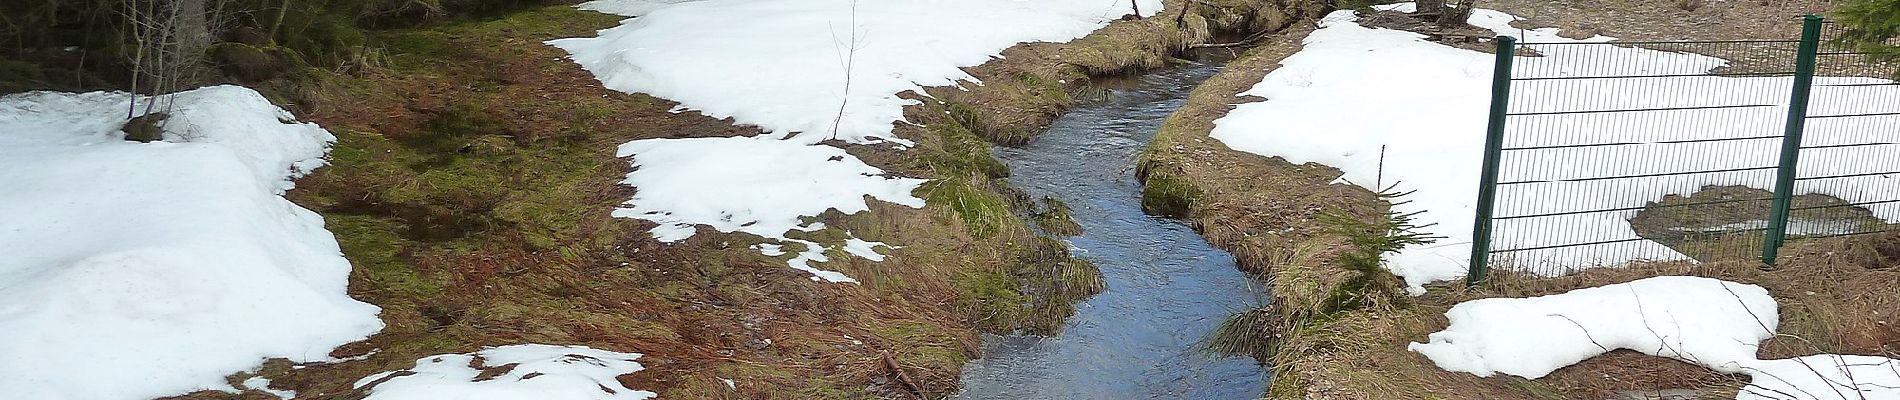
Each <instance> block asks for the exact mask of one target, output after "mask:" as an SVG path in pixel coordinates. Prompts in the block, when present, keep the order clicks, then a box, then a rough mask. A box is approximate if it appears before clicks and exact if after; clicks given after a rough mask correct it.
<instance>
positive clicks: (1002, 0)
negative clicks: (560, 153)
mask: <svg viewBox="0 0 1900 400" xmlns="http://www.w3.org/2000/svg"><path fill="white" fill-rule="evenodd" d="M1138 3H1140V8H1141V11H1142V13H1143V14H1145V15H1153V14H1154V13H1156V12H1159V11H1160V10H1161V2H1160V1H1159V0H1138ZM582 7H583V8H586V9H591V10H599V11H603V12H609V13H616V14H622V15H629V16H638V18H633V19H629V20H627V21H624V22H622V24H621V25H620V26H618V27H614V28H609V29H606V30H602V31H600V33H599V36H598V37H594V38H574V39H560V40H553V41H549V42H548V43H549V44H551V45H554V46H556V47H559V48H561V49H564V50H567V51H568V52H569V53H570V54H571V57H570V58H572V59H573V60H574V61H575V62H576V63H579V64H580V65H581V66H582V67H584V68H586V69H587V70H588V71H590V72H593V73H594V75H595V76H596V77H598V78H599V79H600V81H601V83H602V84H604V85H605V86H606V87H607V88H609V89H613V90H619V91H623V92H639V93H647V94H651V95H654V96H658V97H661V98H665V99H668V100H673V101H678V102H680V104H681V106H682V107H687V108H691V109H695V110H699V111H700V112H702V113H705V114H706V115H709V116H712V117H714V118H728V117H730V118H733V119H734V120H735V121H737V122H738V123H741V124H749V125H756V126H759V127H762V128H764V129H765V130H767V131H770V132H773V133H774V135H775V136H777V137H786V136H792V135H795V136H796V137H795V138H794V139H796V140H798V141H801V142H805V143H817V142H819V141H823V140H827V139H837V140H842V141H846V142H851V143H859V144H868V143H880V142H897V143H901V144H906V145H908V144H909V143H910V141H908V140H904V139H902V138H898V137H896V136H895V135H893V134H892V133H891V126H892V123H894V122H898V121H902V120H903V107H904V106H905V105H909V104H913V103H915V101H912V100H905V99H903V98H899V97H898V94H899V93H903V92H907V91H919V92H921V90H920V89H922V88H923V87H926V86H949V85H953V84H956V82H957V81H959V80H971V81H974V80H975V78H974V77H971V76H970V75H969V74H967V73H965V72H964V71H963V70H962V69H961V68H962V67H969V66H975V65H978V64H982V63H984V62H987V61H989V60H990V59H992V58H995V57H997V56H998V53H999V52H1001V51H1002V50H1003V49H1005V48H1008V47H1010V46H1013V45H1015V44H1017V43H1021V42H1064V41H1068V40H1072V39H1075V38H1079V37H1082V36H1083V35H1087V34H1088V33H1089V32H1092V31H1094V30H1096V29H1098V28H1101V27H1102V26H1104V25H1107V24H1108V23H1109V22H1110V21H1113V20H1115V19H1116V18H1120V17H1121V16H1122V15H1125V14H1129V13H1130V11H1131V10H1130V9H1129V8H1130V2H1129V1H1125V0H1124V1H1107V0H1038V1H1017V0H879V1H848V0H825V1H814V0H704V1H670V0H662V1H653V0H601V1H594V2H589V3H586V4H585V5H583V6H582ZM735 27H743V28H735ZM854 38H855V40H854ZM853 49H855V52H854V51H853ZM847 70H848V71H850V75H851V78H850V79H849V80H848V82H849V85H846V83H847V79H846V78H845V74H846V71H847ZM847 87H848V88H849V89H848V90H847V89H846V88H847ZM847 100H848V101H847ZM834 125H835V127H836V129H835V133H834V129H833V128H834Z"/></svg>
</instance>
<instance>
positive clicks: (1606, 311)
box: [1408, 276, 1780, 378]
mask: <svg viewBox="0 0 1900 400" xmlns="http://www.w3.org/2000/svg"><path fill="white" fill-rule="evenodd" d="M1778 311H1779V308H1778V307H1776V305H1775V299H1774V298H1773V297H1769V296H1768V289H1762V288H1761V287H1760V286H1755V285H1745V284H1740V283H1731V282H1724V281H1721V280H1716V279H1709V278H1698V277H1688V276H1660V277H1655V278H1648V279H1643V280H1638V281H1634V282H1629V283H1620V284H1615V285H1607V286H1602V287H1594V288H1587V289H1578V290H1574V291H1571V292H1569V293H1564V294H1558V295H1550V296H1543V297H1532V298H1524V299H1513V298H1492V299H1480V300H1472V301H1467V302H1463V303H1459V304H1458V305H1457V306H1454V307H1452V308H1451V311H1448V312H1445V316H1446V317H1450V318H1451V326H1450V327H1447V328H1445V330H1443V331H1440V332H1438V333H1433V334H1432V335H1431V340H1430V342H1428V343H1423V344H1420V343H1413V344H1412V345H1411V346H1409V347H1408V348H1409V349H1411V350H1412V351H1416V352H1419V353H1420V354H1424V355H1425V356H1426V357H1429V358H1431V359H1432V362H1435V363H1438V367H1439V368H1444V369H1445V370H1447V371H1459V372H1470V373H1472V374H1474V375H1478V376H1491V375H1492V374H1494V373H1497V372H1502V373H1506V374H1511V375H1517V376H1522V377H1525V378H1539V377H1543V376H1544V375H1546V374H1549V373H1550V372H1551V371H1555V370H1557V369H1558V368H1563V367H1564V366H1566V365H1570V364H1575V363H1577V362H1578V361H1583V360H1584V359H1587V358H1590V357H1595V356H1596V355H1598V354H1603V353H1606V352H1609V351H1610V350H1616V349H1630V350H1635V351H1640V352H1643V353H1644V354H1649V355H1653V356H1661V357H1671V358H1676V359H1680V360H1683V361H1688V362H1693V363H1697V364H1702V365H1705V366H1708V367H1709V368H1714V369H1716V370H1719V371H1723V372H1730V373H1733V372H1741V369H1740V367H1741V365H1742V363H1743V362H1746V361H1751V360H1754V359H1755V348H1756V346H1757V345H1758V344H1759V343H1760V342H1761V341H1762V340H1764V339H1767V338H1769V337H1772V336H1774V335H1775V332H1774V328H1775V327H1776V326H1778V325H1780V322H1779V321H1780V316H1779V314H1777V312H1778Z"/></svg>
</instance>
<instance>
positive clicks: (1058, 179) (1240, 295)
mask: <svg viewBox="0 0 1900 400" xmlns="http://www.w3.org/2000/svg"><path fill="white" fill-rule="evenodd" d="M1219 70H1220V65H1219V64H1218V63H1192V64H1186V65H1180V66H1176V67H1173V68H1168V69H1164V70H1160V71H1155V72H1152V73H1148V74H1146V75H1143V76H1141V77H1139V78H1137V79H1134V82H1132V84H1130V85H1127V87H1121V88H1113V87H1111V89H1110V90H1109V91H1108V93H1107V95H1106V98H1105V99H1102V100H1100V101H1094V102H1088V103H1084V104H1082V105H1080V106H1079V107H1077V108H1076V109H1074V110H1071V111H1069V113H1067V114H1065V115H1063V116H1062V117H1061V118H1060V119H1057V120H1056V121H1055V122H1054V124H1052V125H1050V127H1049V130H1048V131H1047V132H1045V133H1043V134H1042V135H1041V136H1038V137H1037V138H1036V139H1035V140H1034V141H1032V142H1030V143H1029V144H1028V145H1025V146H1022V147H1020V148H1007V147H1001V148H997V149H996V150H995V155H996V156H997V158H998V159H1000V160H1002V161H1003V162H1004V163H1005V164H1008V165H1009V167H1010V171H1011V175H1010V177H1009V182H1010V184H1011V185H1014V186H1016V187H1018V188H1021V189H1023V190H1025V191H1027V192H1029V194H1030V195H1031V196H1033V197H1035V198H1042V197H1043V196H1052V197H1055V198H1057V199H1061V200H1062V201H1063V202H1065V203H1068V205H1069V207H1070V208H1071V213H1072V215H1071V217H1072V218H1073V219H1074V220H1075V222H1076V223H1078V224H1080V225H1081V226H1082V230H1083V233H1082V235H1081V236H1075V237H1069V238H1066V240H1067V242H1068V244H1069V247H1070V250H1071V252H1073V253H1075V255H1076V256H1077V257H1083V258H1086V259H1088V260H1090V261H1093V262H1094V263H1095V265H1096V266H1098V267H1099V268H1100V269H1101V270H1102V274H1103V276H1104V278H1105V281H1106V282H1107V285H1108V288H1107V290H1105V291H1103V292H1102V293H1101V294H1099V295H1096V296H1095V297H1092V298H1090V299H1088V300H1087V301H1085V302H1083V303H1082V304H1078V305H1076V311H1075V315H1074V316H1073V317H1071V318H1070V319H1069V320H1068V322H1067V325H1065V326H1064V327H1063V329H1062V331H1061V333H1060V334H1059V335H1057V336H1053V337H1043V336H1034V335H1027V334H1013V335H1006V336H999V335H988V336H986V337H985V338H984V348H985V350H984V354H985V356H984V358H981V359H977V360H973V361H971V362H970V364H969V365H967V366H965V367H964V370H963V391H962V392H961V393H959V394H958V396H957V398H961V399H1253V398H1258V397H1259V396H1260V395H1261V393H1263V392H1264V391H1265V390H1266V379H1267V373H1266V370H1265V369H1264V368H1263V367H1261V366H1260V365H1258V364H1256V363H1255V362H1254V360H1253V359H1252V358H1250V357H1244V356H1238V357H1230V356H1222V355H1218V354H1213V353H1210V352H1208V351H1205V350H1203V349H1202V348H1201V347H1200V346H1201V344H1202V342H1203V341H1204V340H1205V339H1206V337H1207V335H1208V334H1209V333H1210V332H1212V331H1213V330H1214V328H1215V327H1216V326H1219V325H1220V323H1221V322H1222V321H1223V320H1225V319H1226V318H1227V317H1228V316H1229V315H1232V314H1233V313H1235V312H1238V311H1241V310H1245V309H1250V308H1253V307H1255V306H1258V305H1260V304H1263V302H1264V301H1265V293H1264V292H1262V291H1261V290H1260V289H1259V288H1258V287H1257V284H1256V283H1255V282H1254V281H1253V280H1251V279H1249V278H1247V277H1246V276H1244V275H1243V274H1242V273H1241V272H1240V270H1239V269H1236V267H1235V265H1234V258H1233V256H1232V255H1230V254H1228V253H1227V252H1226V251H1222V250H1220V249H1216V248H1214V246H1212V245H1210V244H1208V243H1207V241H1206V240H1204V239H1202V238H1201V236H1200V235H1198V234H1196V233H1195V232H1194V230H1193V229H1190V228H1188V227H1187V226H1186V225H1184V224H1182V223H1181V222H1179V221H1174V220H1169V219H1162V218H1156V217H1151V216H1148V215H1146V214H1143V213H1142V211H1141V200H1140V193H1141V186H1140V184H1139V183H1137V182H1136V181H1135V177H1134V162H1135V157H1136V155H1138V154H1139V153H1140V152H1141V150H1142V148H1143V147H1144V146H1146V145H1147V144H1148V142H1149V140H1151V139H1153V138H1154V135H1155V131H1156V129H1158V128H1159V127H1160V126H1161V122H1162V120H1164V119H1166V118H1167V117H1168V115H1169V114H1170V113H1173V112H1174V110H1175V109H1176V108H1179V107H1180V106H1181V105H1182V104H1184V103H1186V101H1187V95H1188V93H1189V92H1190V91H1192V90H1193V88H1194V86H1195V85H1198V84H1199V83H1200V82H1201V81H1202V80H1205V79H1207V78H1208V77H1210V76H1213V75H1214V73H1215V72H1218V71H1219Z"/></svg>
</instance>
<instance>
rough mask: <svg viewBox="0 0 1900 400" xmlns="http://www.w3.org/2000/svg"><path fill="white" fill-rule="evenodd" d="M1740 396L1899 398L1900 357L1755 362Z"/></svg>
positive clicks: (1757, 399)
mask: <svg viewBox="0 0 1900 400" xmlns="http://www.w3.org/2000/svg"><path fill="white" fill-rule="evenodd" d="M1748 374H1749V375H1752V376H1753V377H1754V379H1753V380H1752V382H1750V383H1749V384H1748V386H1747V387H1743V388H1742V390H1741V392H1740V393H1737V394H1736V395H1735V398H1736V399H1737V400H1900V360H1895V359H1891V358H1886V357H1872V356H1843V355H1835V354H1819V355H1812V356H1806V357H1797V358H1790V359H1783V360H1766V361H1760V362H1756V363H1754V364H1753V366H1751V367H1750V368H1749V369H1748Z"/></svg>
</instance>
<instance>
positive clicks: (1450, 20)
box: [1438, 0, 1477, 28]
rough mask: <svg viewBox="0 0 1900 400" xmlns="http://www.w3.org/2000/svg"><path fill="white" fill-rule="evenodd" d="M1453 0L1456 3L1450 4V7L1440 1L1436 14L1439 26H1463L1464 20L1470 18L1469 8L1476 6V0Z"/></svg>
mask: <svg viewBox="0 0 1900 400" xmlns="http://www.w3.org/2000/svg"><path fill="white" fill-rule="evenodd" d="M1455 1H1456V3H1452V4H1450V5H1451V6H1452V7H1445V4H1443V3H1440V5H1439V14H1438V26H1439V27H1441V28H1450V27H1455V26H1463V25H1465V23H1466V21H1469V20H1471V10H1473V9H1475V8H1476V5H1477V0H1455Z"/></svg>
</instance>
